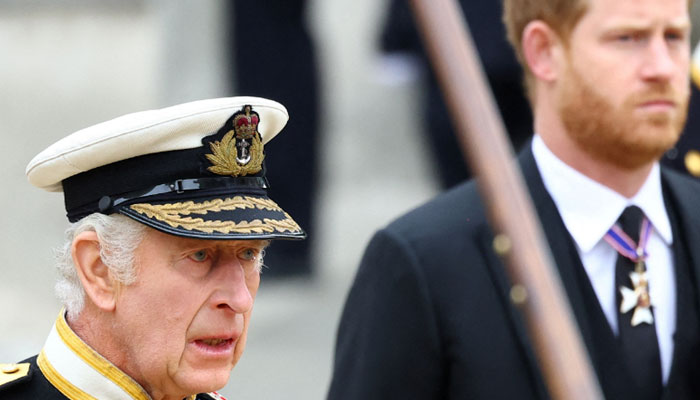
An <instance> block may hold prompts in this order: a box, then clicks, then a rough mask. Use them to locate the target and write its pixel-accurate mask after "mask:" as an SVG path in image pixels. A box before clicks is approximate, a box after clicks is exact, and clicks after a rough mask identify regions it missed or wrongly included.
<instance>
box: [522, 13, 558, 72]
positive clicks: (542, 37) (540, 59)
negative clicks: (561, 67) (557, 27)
mask: <svg viewBox="0 0 700 400" xmlns="http://www.w3.org/2000/svg"><path fill="white" fill-rule="evenodd" d="M561 44H562V43H561V41H560V40H559V35H557V33H556V32H554V31H553V30H552V28H550V27H549V25H547V24H546V23H545V22H544V21H540V20H535V21H532V22H530V23H529V24H527V26H525V29H524V30H523V38H522V47H523V55H524V57H525V62H526V63H527V65H528V67H529V68H530V71H531V72H532V74H533V75H534V76H535V78H536V79H539V80H543V81H546V82H552V81H554V80H556V78H557V76H558V73H559V71H558V68H557V66H558V59H559V57H558V56H559V54H558V53H559V52H560V51H561Z"/></svg>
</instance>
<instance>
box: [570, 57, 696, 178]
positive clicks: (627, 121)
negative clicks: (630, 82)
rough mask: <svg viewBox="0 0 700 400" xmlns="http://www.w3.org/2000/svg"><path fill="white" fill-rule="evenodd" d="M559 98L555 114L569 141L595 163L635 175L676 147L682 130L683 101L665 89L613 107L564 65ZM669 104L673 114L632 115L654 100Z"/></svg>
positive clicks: (663, 86) (657, 88) (684, 96)
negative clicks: (671, 102) (674, 108)
mask: <svg viewBox="0 0 700 400" xmlns="http://www.w3.org/2000/svg"><path fill="white" fill-rule="evenodd" d="M564 79H565V80H564V81H563V82H564V83H563V85H564V87H563V89H562V92H561V97H560V98H559V105H560V106H559V114H560V117H561V119H562V122H563V124H564V127H565V128H566V130H567V133H568V135H569V137H570V138H571V139H572V140H573V141H574V142H575V143H576V144H577V145H578V146H579V147H580V149H582V150H583V151H584V152H586V154H588V155H589V156H590V157H592V158H593V159H595V160H597V161H601V162H604V163H607V164H609V165H614V166H617V167H619V168H622V169H626V170H635V169H638V168H640V167H642V166H644V165H648V164H649V163H651V162H654V161H657V160H659V159H660V158H661V156H662V155H663V154H664V153H665V152H666V151H667V150H669V149H670V148H671V147H673V146H674V145H675V143H676V142H677V141H678V138H679V137H680V133H681V130H682V129H683V126H684V125H685V120H686V115H687V109H688V95H687V93H688V92H686V93H685V94H681V93H678V92H676V91H674V90H673V88H672V87H671V86H670V85H669V84H668V83H658V84H656V86H652V87H651V88H649V89H648V90H646V91H644V92H640V93H633V94H631V95H630V96H628V97H627V99H625V101H624V103H623V104H622V105H621V106H619V107H615V105H613V104H611V103H610V102H609V101H608V100H607V99H606V98H605V97H604V96H603V95H601V94H600V93H599V92H598V91H596V90H595V88H594V87H593V85H591V84H589V83H587V82H586V81H585V80H584V79H583V77H582V76H581V74H579V73H578V71H576V69H575V68H574V67H573V65H572V64H569V68H568V73H567V74H566V76H565V77H564ZM658 97H662V98H669V99H673V100H674V101H675V102H676V104H677V105H678V109H677V112H676V113H672V114H670V115H669V114H668V113H658V114H650V115H648V116H646V117H643V118H640V117H639V116H636V115H635V105H637V104H640V103H642V102H644V101H645V99H653V98H658Z"/></svg>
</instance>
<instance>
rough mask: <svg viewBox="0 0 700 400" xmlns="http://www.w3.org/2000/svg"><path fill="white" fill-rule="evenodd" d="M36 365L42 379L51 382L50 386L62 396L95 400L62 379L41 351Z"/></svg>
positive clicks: (77, 399) (73, 399)
mask: <svg viewBox="0 0 700 400" xmlns="http://www.w3.org/2000/svg"><path fill="white" fill-rule="evenodd" d="M36 364H37V365H38V366H39V369H40V370H41V373H42V374H44V377H46V379H47V380H48V381H49V382H51V384H52V385H53V386H54V387H55V388H56V389H58V391H59V392H61V393H63V395H64V396H66V397H68V398H69V399H71V400H83V399H85V400H97V399H96V398H94V397H92V396H90V395H89V394H87V393H85V392H83V391H82V390H80V389H78V388H77V387H76V386H75V385H73V384H72V383H70V382H68V381H67V380H66V379H65V378H63V376H62V375H61V374H59V373H58V371H56V370H55V369H54V367H53V366H52V365H51V363H50V362H49V360H48V359H46V355H45V354H44V351H43V350H42V351H41V353H39V357H37V358H36Z"/></svg>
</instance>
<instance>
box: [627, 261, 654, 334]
mask: <svg viewBox="0 0 700 400" xmlns="http://www.w3.org/2000/svg"><path fill="white" fill-rule="evenodd" d="M630 279H631V280H632V286H633V287H634V289H630V288H628V287H625V286H620V293H621V294H622V304H620V312H621V313H622V314H625V313H627V312H628V311H630V310H632V309H633V308H634V314H632V326H637V325H639V324H641V323H647V324H649V325H651V324H653V323H654V315H653V314H652V313H651V306H652V304H651V298H650V297H649V285H648V281H647V274H646V271H643V272H636V271H633V272H630Z"/></svg>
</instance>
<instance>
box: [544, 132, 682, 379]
mask: <svg viewBox="0 0 700 400" xmlns="http://www.w3.org/2000/svg"><path fill="white" fill-rule="evenodd" d="M532 152H533V154H534V156H535V161H536V163H537V168H538V169H539V172H540V174H541V175H542V180H543V181H544V186H545V187H546V188H547V191H548V192H549V194H550V195H551V196H552V199H554V203H555V204H556V206H557V210H558V211H559V215H561V217H562V220H563V221H564V225H566V229H567V230H568V231H569V233H570V234H571V236H572V237H573V239H574V242H575V243H576V247H577V250H578V254H579V256H580V257H581V261H582V262H583V266H584V268H585V270H586V273H587V274H588V278H589V279H590V281H591V285H592V286H593V290H595V293H596V296H598V301H599V302H600V306H601V308H602V309H603V312H604V313H605V316H606V318H607V320H608V322H609V323H610V327H611V328H612V330H613V332H615V334H617V333H618V326H617V309H618V307H620V305H619V304H616V301H615V291H616V290H617V289H616V288H615V262H616V260H617V252H616V251H615V249H613V248H612V246H610V244H608V243H607V242H606V241H605V240H603V237H604V236H605V234H606V232H607V231H608V229H610V227H612V226H613V225H614V224H615V222H616V221H617V219H618V218H619V217H620V215H621V214H622V211H623V210H624V209H625V208H626V207H627V206H630V205H636V206H638V207H639V208H641V209H642V211H644V214H645V215H646V217H647V218H648V219H649V221H650V222H651V224H652V226H653V229H652V233H651V235H650V237H649V241H648V243H647V252H648V254H649V255H648V257H647V260H646V268H647V277H648V279H649V296H650V298H651V302H652V305H653V310H654V320H655V326H656V335H657V337H658V340H659V352H660V355H661V373H662V377H663V382H664V383H666V381H667V380H668V375H669V373H670V370H671V361H672V357H673V334H674V332H675V328H676V280H675V273H674V267H673V251H672V248H671V245H672V244H673V233H672V231H671V223H670V221H669V218H668V214H667V213H666V207H665V205H664V199H663V193H662V190H661V173H660V170H659V165H658V163H657V164H655V165H654V167H653V168H652V170H651V173H650V174H649V176H648V177H647V180H646V181H645V182H644V185H642V188H641V189H640V190H639V192H638V193H637V194H636V195H634V196H633V197H632V198H626V197H624V196H622V195H621V194H619V193H617V192H615V191H613V190H612V189H610V188H608V187H607V186H603V185H601V184H600V183H598V182H596V181H594V180H592V179H590V178H588V177H587V176H585V175H583V174H581V173H580V172H578V171H577V170H575V169H573V168H571V167H570V166H568V165H567V164H565V163H564V162H563V161H561V160H560V159H559V158H558V157H557V156H556V155H554V153H552V152H551V151H550V150H549V148H547V146H546V145H545V143H544V141H543V140H542V138H541V137H540V136H539V135H535V137H534V139H533V141H532ZM545 229H546V227H545ZM629 312H632V311H629Z"/></svg>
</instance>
